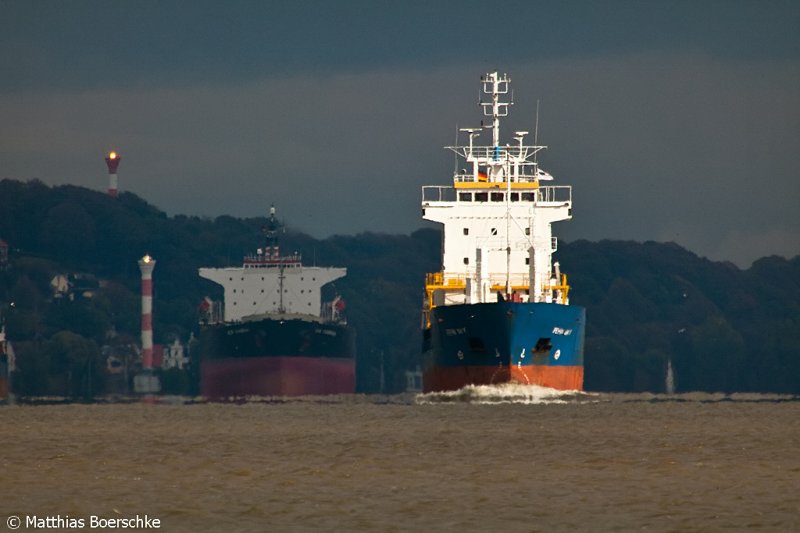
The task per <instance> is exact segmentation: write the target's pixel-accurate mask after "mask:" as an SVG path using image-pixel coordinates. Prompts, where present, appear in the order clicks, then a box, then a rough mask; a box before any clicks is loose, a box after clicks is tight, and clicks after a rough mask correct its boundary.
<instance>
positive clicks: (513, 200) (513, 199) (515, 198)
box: [509, 192, 519, 202]
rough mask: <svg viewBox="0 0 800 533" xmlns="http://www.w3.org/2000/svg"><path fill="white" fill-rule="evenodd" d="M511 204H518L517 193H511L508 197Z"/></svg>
mask: <svg viewBox="0 0 800 533" xmlns="http://www.w3.org/2000/svg"><path fill="white" fill-rule="evenodd" d="M509 198H510V200H511V201H512V202H519V193H518V192H512V193H511V196H510V197H509Z"/></svg>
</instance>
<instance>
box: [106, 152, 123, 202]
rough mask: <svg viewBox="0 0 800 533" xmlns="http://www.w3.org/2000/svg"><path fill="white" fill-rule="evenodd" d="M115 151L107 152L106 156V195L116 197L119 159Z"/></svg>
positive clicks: (117, 192)
mask: <svg viewBox="0 0 800 533" xmlns="http://www.w3.org/2000/svg"><path fill="white" fill-rule="evenodd" d="M120 159H121V158H120V157H119V154H117V152H113V151H112V152H109V153H108V155H107V156H106V165H107V166H108V195H109V196H110V197H112V198H116V197H117V194H119V191H118V190H117V167H118V166H119V161H120Z"/></svg>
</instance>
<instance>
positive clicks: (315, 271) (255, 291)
mask: <svg viewBox="0 0 800 533" xmlns="http://www.w3.org/2000/svg"><path fill="white" fill-rule="evenodd" d="M280 228H281V225H280V224H279V223H278V221H277V219H276V218H275V208H274V207H273V208H272V209H271V212H270V218H269V221H268V223H267V225H266V226H265V228H264V233H265V246H264V247H262V248H259V249H257V251H256V253H255V254H252V255H248V256H246V257H245V258H244V261H243V264H242V266H241V267H229V268H201V269H200V270H199V274H200V276H201V277H203V278H206V279H208V280H211V281H213V282H215V283H218V284H219V285H221V286H222V287H223V288H224V307H223V306H220V305H219V302H213V301H211V300H210V299H206V300H205V301H204V303H203V305H202V310H201V315H202V324H201V328H200V334H199V337H198V341H197V344H196V350H197V353H198V359H199V364H200V369H199V370H200V393H201V394H202V395H203V396H205V397H206V398H209V399H228V398H239V397H246V396H301V395H327V394H352V393H354V392H355V379H356V378H355V372H356V370H355V332H354V331H353V329H352V328H351V327H350V326H348V325H347V321H346V319H345V315H344V301H343V300H342V299H341V297H339V296H338V295H336V296H335V297H333V298H332V299H331V300H330V301H327V302H323V301H322V290H323V286H325V285H326V284H328V283H330V282H332V281H334V280H336V279H339V278H342V277H344V276H345V275H346V273H347V270H346V269H344V268H330V267H316V266H305V265H303V262H302V258H301V256H300V255H299V254H291V255H281V252H280V247H279V244H278V233H279V231H280Z"/></svg>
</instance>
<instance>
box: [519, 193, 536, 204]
mask: <svg viewBox="0 0 800 533" xmlns="http://www.w3.org/2000/svg"><path fill="white" fill-rule="evenodd" d="M533 194H534V193H532V192H524V193H522V201H523V202H532V201H533Z"/></svg>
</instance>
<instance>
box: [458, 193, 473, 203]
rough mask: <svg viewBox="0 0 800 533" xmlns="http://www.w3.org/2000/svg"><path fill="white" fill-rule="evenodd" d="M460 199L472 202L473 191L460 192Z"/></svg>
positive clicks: (460, 200)
mask: <svg viewBox="0 0 800 533" xmlns="http://www.w3.org/2000/svg"><path fill="white" fill-rule="evenodd" d="M458 201H459V202H471V201H472V193H471V192H460V193H458Z"/></svg>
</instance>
